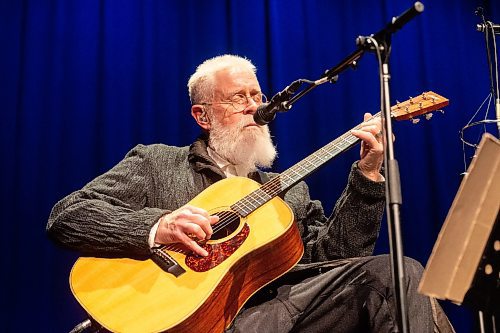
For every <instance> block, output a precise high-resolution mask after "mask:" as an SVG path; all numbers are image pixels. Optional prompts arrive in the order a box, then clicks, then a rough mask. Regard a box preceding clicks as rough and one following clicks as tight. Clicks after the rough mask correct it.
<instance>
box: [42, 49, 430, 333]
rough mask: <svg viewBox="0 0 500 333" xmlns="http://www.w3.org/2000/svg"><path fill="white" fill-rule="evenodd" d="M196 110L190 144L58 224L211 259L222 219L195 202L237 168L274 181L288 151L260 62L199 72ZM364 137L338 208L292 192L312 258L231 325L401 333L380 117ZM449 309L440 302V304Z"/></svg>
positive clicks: (137, 167) (70, 210)
mask: <svg viewBox="0 0 500 333" xmlns="http://www.w3.org/2000/svg"><path fill="white" fill-rule="evenodd" d="M188 87H189V95H190V98H191V102H192V107H191V114H192V116H193V118H194V119H195V121H196V123H197V124H198V125H199V126H200V127H201V128H202V131H203V133H202V135H201V136H200V138H198V139H197V140H196V141H195V142H194V143H193V144H192V145H191V146H190V147H172V146H166V145H162V144H156V145H150V146H143V145H139V146H137V147H135V148H134V149H133V150H131V151H130V152H129V153H128V154H127V156H126V157H125V158H124V160H122V161H121V162H120V163H119V164H118V165H116V166H115V167H114V168H112V169H111V170H110V171H108V172H107V173H105V174H104V175H101V176H100V177H98V178H96V179H95V180H93V181H91V182H90V183H89V184H87V185H86V186H85V187H84V188H82V189H81V190H79V191H76V192H74V193H72V194H70V195H69V196H67V197H66V198H64V199H63V200H61V201H60V202H58V203H57V204H56V205H55V207H54V208H53V210H52V213H51V216H50V218H49V223H48V225H47V230H48V233H49V235H50V236H51V237H52V238H53V239H54V240H55V241H56V242H57V243H60V244H63V245H64V246H66V247H68V248H70V249H75V250H77V251H79V252H80V253H82V254H86V255H92V256H108V255H114V256H116V255H118V256H124V257H133V258H136V257H143V258H147V257H148V256H150V254H151V249H152V248H154V247H155V246H158V245H161V244H174V243H177V244H182V245H183V246H185V247H187V248H188V249H190V250H191V251H192V252H194V253H196V254H197V255H199V256H207V255H208V253H207V251H206V250H205V249H204V248H203V247H202V244H204V241H206V240H208V239H210V237H211V236H212V234H213V229H212V227H213V226H214V225H216V224H217V222H218V220H219V217H217V216H215V215H214V216H211V215H209V213H208V212H207V211H205V210H204V209H202V208H199V207H195V206H192V205H186V203H187V202H188V201H190V200H191V199H192V198H193V197H195V196H196V195H197V194H198V193H200V192H201V191H203V190H204V189H205V188H207V187H208V186H210V185H211V184H213V183H215V182H217V181H219V180H221V179H223V178H226V177H234V176H242V177H250V178H252V179H254V180H256V181H258V182H261V183H263V182H265V181H266V180H267V179H269V178H270V177H273V175H272V174H269V173H266V172H262V171H260V170H259V168H268V167H270V166H271V165H272V162H273V160H274V158H275V156H276V150H275V147H274V146H273V143H272V141H271V137H270V134H269V129H268V127H267V126H258V125H256V124H255V123H254V120H253V114H254V113H255V111H256V109H257V107H258V106H259V105H260V104H261V103H263V102H264V101H265V96H264V95H263V94H262V91H261V88H260V86H259V82H258V81H257V77H256V68H255V67H254V65H253V64H252V63H251V62H250V61H249V60H247V59H244V58H241V57H238V56H233V55H224V56H219V57H215V58H212V59H209V60H207V61H205V62H204V63H202V64H201V65H200V66H198V68H197V70H196V72H195V73H194V74H193V75H192V76H191V78H190V80H189V83H188ZM369 118H370V115H369V114H366V115H365V122H364V123H363V125H362V127H361V129H360V130H358V131H353V132H352V134H353V135H354V136H356V137H358V138H359V139H361V140H362V145H361V159H360V160H359V161H358V162H356V163H354V164H353V166H352V170H351V172H350V175H349V178H348V182H347V186H346V188H345V190H344V192H343V194H342V196H341V198H340V199H339V200H338V201H337V204H336V205H335V209H334V211H333V213H332V214H331V215H330V216H325V214H324V212H323V208H322V206H321V203H319V202H318V201H312V200H311V199H310V197H309V192H308V189H307V186H306V185H305V183H303V182H300V183H299V184H297V185H295V186H293V187H292V188H291V189H289V190H288V191H286V193H283V194H282V197H283V198H284V200H285V201H286V202H287V203H288V205H289V206H290V207H291V208H292V210H293V213H294V217H295V220H296V223H297V225H298V228H299V231H300V237H301V238H302V241H303V244H304V255H303V257H302V259H301V261H300V262H299V264H298V265H296V266H295V267H294V268H293V269H292V270H291V271H290V272H288V273H287V274H285V275H284V276H282V277H280V278H279V279H278V280H276V281H274V282H273V283H271V284H270V285H268V286H266V287H264V288H263V289H262V290H260V291H259V292H257V293H256V294H255V295H253V296H252V298H251V299H250V300H249V301H248V302H247V303H246V304H245V306H244V308H243V309H241V311H240V312H239V314H238V315H237V317H236V318H235V320H234V321H233V322H232V324H231V325H230V327H228V328H227V330H228V331H231V332H290V331H295V332H366V331H373V332H397V331H398V328H397V324H396V309H395V301H394V296H393V294H392V291H391V288H390V287H391V279H390V264H389V260H388V257H387V256H375V257H374V256H371V255H372V252H373V248H374V244H375V241H376V238H377V235H378V231H379V227H380V221H381V218H382V215H383V207H384V178H383V177H382V175H381V174H380V168H381V165H382V160H383V145H382V144H381V142H380V141H379V137H378V135H377V133H379V132H380V121H378V120H368V119H369ZM406 270H407V281H406V283H407V291H408V295H407V299H408V308H409V312H410V316H409V318H410V319H409V321H410V329H411V331H412V332H419V333H423V332H433V329H434V327H435V321H434V322H433V315H432V314H433V311H432V307H431V302H430V300H429V299H428V298H427V297H424V296H422V295H419V294H417V292H416V288H417V283H418V279H419V276H420V274H421V271H422V267H421V266H420V264H418V263H416V262H415V261H413V260H410V259H408V260H407V261H406ZM438 310H439V309H438Z"/></svg>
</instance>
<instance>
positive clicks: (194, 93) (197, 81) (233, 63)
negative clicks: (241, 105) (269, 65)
mask: <svg viewBox="0 0 500 333" xmlns="http://www.w3.org/2000/svg"><path fill="white" fill-rule="evenodd" d="M231 67H240V68H246V69H248V70H251V71H252V72H253V73H254V74H255V73H256V72H257V68H256V67H255V65H254V64H252V62H251V61H250V60H249V59H247V58H243V57H240V56H237V55H232V54H224V55H220V56H217V57H214V58H210V59H208V60H205V61H204V62H203V63H201V64H200V65H199V66H198V67H197V68H196V71H195V72H194V74H193V75H191V77H190V78H189V81H188V84H187V86H188V90H189V99H190V100H191V104H200V103H202V102H206V101H210V100H211V99H212V98H213V93H214V91H213V89H214V87H213V83H214V75H215V73H217V72H219V71H221V70H223V69H226V68H231Z"/></svg>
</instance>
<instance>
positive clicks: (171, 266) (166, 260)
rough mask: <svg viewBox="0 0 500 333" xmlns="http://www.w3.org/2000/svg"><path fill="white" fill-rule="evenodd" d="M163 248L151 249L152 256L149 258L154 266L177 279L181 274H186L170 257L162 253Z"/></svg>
mask: <svg viewBox="0 0 500 333" xmlns="http://www.w3.org/2000/svg"><path fill="white" fill-rule="evenodd" d="M164 248H165V247H164V246H162V247H160V248H156V249H153V250H152V252H153V255H152V256H151V260H153V262H154V263H155V264H157V265H158V266H159V267H160V268H161V269H163V270H164V271H165V272H167V273H170V274H172V275H173V276H175V277H179V276H181V275H182V274H184V273H186V270H185V269H184V268H182V266H181V265H179V263H178V262H177V261H175V259H174V258H172V256H170V255H169V254H168V253H167V252H165V251H163V249H164Z"/></svg>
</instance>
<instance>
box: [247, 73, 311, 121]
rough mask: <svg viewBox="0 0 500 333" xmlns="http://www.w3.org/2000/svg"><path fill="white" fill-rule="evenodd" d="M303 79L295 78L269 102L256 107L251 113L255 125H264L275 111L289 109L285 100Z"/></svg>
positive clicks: (272, 118)
mask: <svg viewBox="0 0 500 333" xmlns="http://www.w3.org/2000/svg"><path fill="white" fill-rule="evenodd" d="M303 82H304V80H296V81H294V82H292V83H291V84H290V85H289V86H287V87H286V88H285V89H283V91H280V92H279V93H277V94H276V95H274V96H273V98H271V100H270V101H269V103H264V104H262V105H259V106H258V107H257V111H255V113H254V115H253V120H254V121H255V123H256V124H257V125H260V126H264V125H267V124H268V123H270V122H271V121H273V120H274V118H276V112H280V111H285V110H289V109H290V108H291V107H292V106H291V105H288V104H287V103H286V102H288V100H289V99H290V98H291V97H292V95H293V94H294V93H295V92H296V91H297V89H299V87H300V86H301V85H302V83H303Z"/></svg>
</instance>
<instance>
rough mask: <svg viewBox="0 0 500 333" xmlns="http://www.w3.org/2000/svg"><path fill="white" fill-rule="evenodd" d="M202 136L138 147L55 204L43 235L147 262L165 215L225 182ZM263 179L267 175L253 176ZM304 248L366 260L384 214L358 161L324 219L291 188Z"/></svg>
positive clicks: (300, 188) (312, 256) (379, 194)
mask: <svg viewBox="0 0 500 333" xmlns="http://www.w3.org/2000/svg"><path fill="white" fill-rule="evenodd" d="M224 177H225V176H224V173H223V172H222V170H220V169H219V168H218V167H217V165H216V164H215V162H214V161H213V160H212V159H211V158H210V157H209V156H208V154H207V150H206V141H205V140H204V139H202V138H200V139H198V140H197V141H195V142H194V143H193V144H192V145H191V146H190V147H173V146H167V145H163V144H154V145H149V146H144V145H138V146H136V147H135V148H134V149H132V150H131V151H130V152H129V153H128V154H127V155H126V157H125V158H124V159H123V160H122V161H121V162H120V163H118V164H117V165H116V166H115V167H113V168H112V169H111V170H109V171H108V172H106V173H105V174H103V175H101V176H99V177H97V178H96V179H94V180H92V181H91V182H90V183H88V184H87V185H86V186H85V187H83V188H82V189H81V190H78V191H76V192H74V193H72V194H70V195H68V196H67V197H65V198H64V199H62V200H61V201H59V202H58V203H57V204H56V205H55V206H54V208H53V209H52V212H51V214H50V217H49V221H48V224H47V232H48V234H49V236H50V237H51V238H52V239H53V240H55V241H56V242H57V243H59V244H62V245H63V246H64V247H67V248H70V249H74V250H77V251H79V252H80V253H81V254H84V255H91V256H122V257H130V258H147V257H148V256H149V255H150V248H149V245H148V237H149V232H150V230H151V227H152V225H153V224H155V223H156V221H157V220H158V219H159V218H160V216H162V215H163V214H165V213H166V212H168V211H173V210H175V209H177V208H179V207H180V206H182V205H184V204H186V203H187V202H188V201H190V200H191V199H192V198H193V197H194V196H196V195H197V194H198V193H200V192H201V191H203V190H204V189H205V188H207V187H208V186H210V185H211V184H213V183H215V182H216V181H218V180H220V179H222V178H224ZM250 177H251V178H253V179H254V180H257V181H259V182H263V181H264V180H266V179H267V178H272V177H273V174H271V173H264V172H260V171H259V172H256V173H254V174H251V175H250ZM283 197H284V200H285V201H286V202H287V203H288V204H289V205H290V207H291V208H292V210H293V212H294V215H295V218H296V221H297V223H298V226H299V230H300V233H301V237H302V239H303V242H304V246H305V253H304V256H303V258H302V260H301V264H311V263H315V262H321V261H326V260H333V259H339V258H348V257H358V256H366V255H371V254H372V252H373V248H374V245H375V241H376V239H377V236H378V232H379V228H380V221H381V219H382V214H383V209H384V184H383V183H376V182H372V181H370V180H368V179H367V178H365V177H364V176H363V175H362V174H361V172H360V171H359V170H357V167H356V163H355V164H354V165H353V167H352V170H351V173H350V175H349V179H348V183H347V186H346V188H345V190H344V191H343V193H342V195H341V197H340V198H339V200H338V201H337V203H336V205H335V208H334V210H333V213H332V214H331V216H330V217H327V216H325V214H324V212H323V207H322V206H321V203H320V202H319V201H313V200H311V199H310V196H309V190H308V187H307V185H306V184H305V183H304V182H300V183H298V184H297V185H295V186H293V187H292V188H291V189H289V190H288V191H287V192H286V194H284V196H283Z"/></svg>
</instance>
